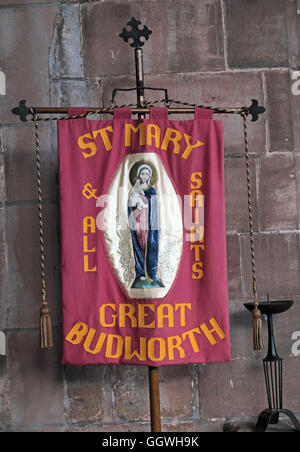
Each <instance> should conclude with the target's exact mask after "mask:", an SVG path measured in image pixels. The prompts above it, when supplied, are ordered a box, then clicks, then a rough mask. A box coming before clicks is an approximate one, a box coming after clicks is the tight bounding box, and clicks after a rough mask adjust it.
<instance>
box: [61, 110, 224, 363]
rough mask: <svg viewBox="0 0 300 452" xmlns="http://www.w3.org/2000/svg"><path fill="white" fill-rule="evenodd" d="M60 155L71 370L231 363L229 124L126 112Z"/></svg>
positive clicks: (76, 125)
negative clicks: (134, 115) (100, 366)
mask: <svg viewBox="0 0 300 452" xmlns="http://www.w3.org/2000/svg"><path fill="white" fill-rule="evenodd" d="M85 112H86V110H85V109H79V108H77V109H69V115H78V114H82V113H85ZM58 146H59V177H60V215H61V236H62V237H61V238H62V248H61V268H62V308H63V358H62V359H63V363H64V364H77V365H84V364H132V365H149V366H162V365H174V364H188V363H207V362H220V361H229V360H230V338H229V325H228V285H227V259H226V227H225V200H224V151H223V125H222V122H221V121H217V120H214V119H213V117H212V112H211V110H207V109H199V108H196V109H195V114H194V118H193V119H192V120H181V121H175V120H174V121H173V120H169V118H168V110H167V109H166V108H151V109H150V115H149V119H132V117H131V110H130V109H129V108H122V109H118V108H116V109H115V110H114V117H113V119H110V120H89V119H87V118H86V117H83V118H76V119H70V120H59V121H58Z"/></svg>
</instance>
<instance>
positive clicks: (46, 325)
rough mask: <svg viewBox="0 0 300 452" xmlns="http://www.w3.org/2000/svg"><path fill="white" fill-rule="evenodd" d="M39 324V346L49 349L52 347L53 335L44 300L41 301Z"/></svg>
mask: <svg viewBox="0 0 300 452" xmlns="http://www.w3.org/2000/svg"><path fill="white" fill-rule="evenodd" d="M40 326H41V330H40V333H41V335H40V337H41V348H42V349H50V348H52V347H53V337H52V328H51V318H50V313H49V308H48V305H47V302H46V301H44V302H43V305H42V307H41V318H40Z"/></svg>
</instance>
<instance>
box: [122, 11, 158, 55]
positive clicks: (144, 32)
mask: <svg viewBox="0 0 300 452" xmlns="http://www.w3.org/2000/svg"><path fill="white" fill-rule="evenodd" d="M127 25H129V26H130V27H131V30H130V31H128V30H126V27H124V28H123V30H122V33H120V34H119V36H120V38H123V39H124V41H125V42H128V40H129V39H130V38H131V39H133V42H132V43H130V46H131V47H135V48H136V49H138V48H139V47H142V46H143V45H144V44H145V41H147V40H148V39H149V36H150V35H151V33H152V31H151V30H149V28H148V27H147V26H146V25H144V26H143V28H139V26H140V25H141V22H140V21H139V20H136V19H135V17H132V18H131V20H130V22H128V23H127ZM142 37H144V38H145V41H141V38H142Z"/></svg>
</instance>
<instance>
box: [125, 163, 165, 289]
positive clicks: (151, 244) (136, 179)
mask: <svg viewBox="0 0 300 452" xmlns="http://www.w3.org/2000/svg"><path fill="white" fill-rule="evenodd" d="M129 178H130V182H131V185H132V188H131V189H130V191H129V195H128V221H129V227H130V231H131V238H132V247H133V254H134V260H135V274H136V275H135V280H134V282H133V284H132V286H131V287H132V288H140V289H142V288H145V289H146V288H151V287H164V286H163V284H162V282H161V281H159V280H158V279H157V277H156V275H157V265H158V243H159V221H158V218H159V217H158V215H159V212H158V201H157V193H156V190H155V188H154V186H153V185H154V183H155V181H156V170H155V168H154V166H153V165H152V164H151V163H149V162H148V163H147V162H145V161H139V162H136V163H135V164H134V165H133V166H132V168H131V170H130V174H129Z"/></svg>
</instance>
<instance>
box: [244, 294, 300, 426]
mask: <svg viewBox="0 0 300 452" xmlns="http://www.w3.org/2000/svg"><path fill="white" fill-rule="evenodd" d="M292 305H293V301H290V300H282V301H278V300H276V301H269V299H268V301H266V302H260V303H259V309H260V311H261V313H262V314H266V315H267V321H268V354H267V356H266V357H265V358H264V359H263V366H264V374H265V382H266V390H267V397H268V405H269V408H268V409H266V410H264V411H263V412H262V413H260V415H259V417H258V421H257V423H256V427H255V432H265V431H266V429H267V427H268V425H269V424H277V423H278V422H279V415H280V413H282V414H285V415H286V416H287V417H288V418H289V419H290V421H291V422H292V424H293V426H294V427H295V430H296V431H297V432H300V424H299V422H298V420H297V418H296V416H295V415H294V413H293V412H292V411H290V410H287V409H284V408H283V404H282V361H283V359H282V358H280V356H279V355H278V353H277V350H276V346H275V337H274V329H273V314H280V313H282V312H285V311H287V310H288V309H290V307H291V306H292ZM245 307H246V308H247V309H248V310H249V311H252V310H253V309H254V305H253V303H245Z"/></svg>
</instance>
